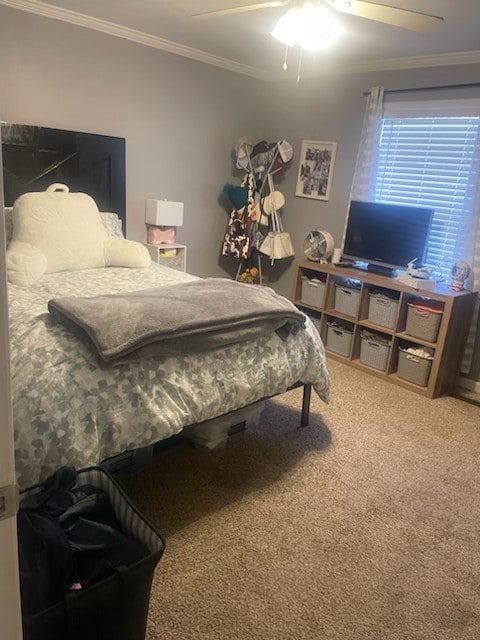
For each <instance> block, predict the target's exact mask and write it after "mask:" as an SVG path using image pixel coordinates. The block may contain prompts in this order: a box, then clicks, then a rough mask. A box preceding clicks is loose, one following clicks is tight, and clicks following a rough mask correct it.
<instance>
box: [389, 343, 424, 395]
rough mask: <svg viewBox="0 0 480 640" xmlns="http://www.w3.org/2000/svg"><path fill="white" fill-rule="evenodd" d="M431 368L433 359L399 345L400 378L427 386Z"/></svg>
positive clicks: (398, 369) (398, 370)
mask: <svg viewBox="0 0 480 640" xmlns="http://www.w3.org/2000/svg"><path fill="white" fill-rule="evenodd" d="M431 368H432V361H431V360H430V359H428V358H422V357H420V356H418V355H415V354H413V353H408V351H406V350H405V349H403V348H402V347H399V351H398V368H397V375H398V377H399V378H403V379H404V380H408V382H413V384H418V385H419V386H420V387H426V386H427V385H428V377H429V375H430V369H431Z"/></svg>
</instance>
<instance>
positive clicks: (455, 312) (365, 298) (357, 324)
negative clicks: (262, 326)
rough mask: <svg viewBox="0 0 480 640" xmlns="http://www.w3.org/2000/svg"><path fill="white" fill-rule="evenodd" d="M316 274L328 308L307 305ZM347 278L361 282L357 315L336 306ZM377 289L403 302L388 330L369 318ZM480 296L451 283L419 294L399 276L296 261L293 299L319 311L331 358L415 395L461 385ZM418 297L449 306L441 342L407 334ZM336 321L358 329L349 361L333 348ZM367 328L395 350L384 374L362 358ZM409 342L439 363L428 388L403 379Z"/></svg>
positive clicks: (309, 311) (445, 309)
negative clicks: (307, 283) (309, 281)
mask: <svg viewBox="0 0 480 640" xmlns="http://www.w3.org/2000/svg"><path fill="white" fill-rule="evenodd" d="M312 276H316V277H317V278H319V279H321V280H323V281H324V282H325V293H324V297H323V305H322V306H318V307H316V306H314V305H312V304H305V303H303V302H302V283H303V280H302V278H303V277H312ZM347 280H355V281H357V282H359V283H360V298H359V302H358V310H357V313H356V315H355V316H351V315H348V314H345V313H343V312H341V311H338V310H337V309H336V308H335V292H336V284H338V283H339V282H344V281H347ZM377 289H382V290H384V291H385V292H390V293H392V292H393V293H394V294H395V296H396V297H397V298H398V305H395V317H394V322H393V326H389V327H387V326H382V325H379V324H377V323H374V322H371V321H370V320H369V304H370V301H371V297H370V294H371V293H372V292H373V291H374V290H377ZM476 296H477V294H476V293H472V292H470V291H453V290H451V289H449V288H448V286H446V285H438V286H437V287H436V288H435V289H434V290H417V289H413V288H412V287H408V286H406V285H404V284H402V283H401V282H398V281H397V280H395V279H394V278H389V277H386V276H381V275H377V274H373V273H369V272H366V271H363V270H360V269H354V268H343V267H342V268H340V267H336V266H334V265H332V264H329V263H328V264H321V263H318V262H313V261H310V260H297V261H295V263H294V275H293V283H292V293H291V299H292V301H293V302H294V303H295V304H296V305H297V306H298V307H299V308H300V309H302V310H303V311H305V313H306V314H307V315H309V314H312V312H314V315H315V318H316V324H317V327H319V331H320V335H321V336H322V339H323V341H324V342H325V348H326V352H327V355H328V356H329V357H331V358H332V359H334V360H338V361H339V362H343V363H346V364H349V365H350V366H352V367H354V368H357V369H359V370H362V371H364V372H367V373H369V374H371V375H374V376H376V377H378V378H381V379H383V380H388V381H389V382H392V383H394V384H397V385H399V386H402V387H403V388H405V389H410V390H411V391H415V392H416V393H418V394H420V395H423V396H425V397H427V398H436V397H438V396H440V395H442V394H443V393H447V392H448V391H451V390H454V389H455V387H456V384H457V380H458V373H459V369H460V362H461V358H462V353H463V346H464V344H465V340H466V336H467V332H468V329H469V326H470V321H471V318H472V313H473V308H474V304H475V299H476ZM418 298H424V299H426V300H427V301H428V300H434V301H436V302H441V303H442V304H443V313H442V317H441V321H440V325H439V329H438V335H437V337H436V340H435V342H430V341H427V340H423V339H422V338H417V337H414V336H412V335H409V334H408V333H407V332H406V326H407V317H408V310H409V306H408V305H409V303H411V302H412V301H414V300H416V299H418ZM347 308H348V306H347ZM373 317H374V319H375V320H377V321H378V320H379V319H380V318H379V317H378V315H377V316H375V315H373ZM332 321H337V322H341V323H346V324H347V326H348V327H353V342H352V348H351V350H350V356H349V357H347V356H344V355H342V354H340V353H336V352H335V351H332V350H331V349H329V347H328V342H327V328H328V323H329V322H332ZM409 328H410V325H409ZM362 330H368V331H373V332H375V333H377V334H381V335H382V336H383V337H385V338H386V339H388V341H389V343H390V351H389V355H388V359H387V363H386V368H385V370H384V371H383V370H380V369H376V368H375V367H371V366H369V365H367V364H365V363H364V362H362V361H361V360H360V346H361V332H362ZM406 342H407V343H410V344H411V346H413V347H418V348H424V347H427V348H429V349H432V350H433V360H432V361H431V369H430V373H429V375H428V381H427V384H426V386H421V385H419V384H415V382H411V381H410V380H408V379H404V378H403V377H400V376H399V375H398V372H397V368H398V360H399V347H400V345H402V344H404V343H406ZM375 364H376V362H375ZM382 364H383V362H382ZM422 381H423V380H422Z"/></svg>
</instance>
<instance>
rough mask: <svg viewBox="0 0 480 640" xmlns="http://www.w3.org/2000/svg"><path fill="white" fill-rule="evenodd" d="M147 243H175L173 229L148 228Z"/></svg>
mask: <svg viewBox="0 0 480 640" xmlns="http://www.w3.org/2000/svg"><path fill="white" fill-rule="evenodd" d="M147 241H148V243H149V244H173V243H174V242H175V229H160V228H159V227H149V228H148V233H147Z"/></svg>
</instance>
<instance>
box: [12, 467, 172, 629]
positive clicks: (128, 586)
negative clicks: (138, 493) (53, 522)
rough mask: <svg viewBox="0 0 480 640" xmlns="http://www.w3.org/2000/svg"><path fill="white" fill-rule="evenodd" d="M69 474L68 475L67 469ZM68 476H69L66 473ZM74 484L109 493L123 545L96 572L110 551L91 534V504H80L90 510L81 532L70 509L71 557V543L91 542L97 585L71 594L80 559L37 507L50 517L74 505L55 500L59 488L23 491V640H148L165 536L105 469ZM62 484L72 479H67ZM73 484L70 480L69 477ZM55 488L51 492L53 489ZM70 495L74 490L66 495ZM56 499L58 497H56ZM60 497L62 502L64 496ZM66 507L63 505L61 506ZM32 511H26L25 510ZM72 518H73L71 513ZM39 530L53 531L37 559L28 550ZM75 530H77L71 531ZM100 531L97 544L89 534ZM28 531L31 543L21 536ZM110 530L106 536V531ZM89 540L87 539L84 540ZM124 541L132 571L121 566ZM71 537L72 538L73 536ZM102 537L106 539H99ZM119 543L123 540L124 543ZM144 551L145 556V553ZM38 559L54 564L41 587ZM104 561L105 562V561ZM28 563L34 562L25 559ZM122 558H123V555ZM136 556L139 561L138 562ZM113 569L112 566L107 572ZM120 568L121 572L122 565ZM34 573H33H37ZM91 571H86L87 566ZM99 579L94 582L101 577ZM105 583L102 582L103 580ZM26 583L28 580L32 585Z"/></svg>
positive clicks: (81, 523) (87, 472)
mask: <svg viewBox="0 0 480 640" xmlns="http://www.w3.org/2000/svg"><path fill="white" fill-rule="evenodd" d="M62 471H63V470H62ZM67 475H68V474H67ZM75 476H76V481H75V486H77V487H78V486H80V485H82V486H92V487H96V488H98V489H99V490H101V491H102V492H104V493H105V494H106V495H107V496H108V499H109V504H110V505H111V507H113V510H112V513H113V512H114V517H115V519H116V522H117V523H118V524H119V525H120V528H121V530H122V531H121V532H120V533H119V537H118V540H120V547H118V546H117V547H115V548H114V549H113V551H111V552H110V555H108V554H107V556H106V557H107V560H112V563H111V562H106V563H103V561H102V562H98V566H96V560H95V550H96V548H97V547H98V548H99V549H101V548H105V545H103V547H102V544H103V541H102V540H95V530H94V529H90V528H89V527H90V524H91V523H89V521H88V514H86V515H85V513H86V512H85V504H84V505H83V506H82V505H81V504H80V507H79V506H78V505H79V503H77V505H76V506H75V507H74V509H73V510H75V509H77V510H78V509H79V508H83V509H84V511H83V513H82V518H80V520H77V521H76V522H78V523H79V526H78V527H71V526H70V525H71V522H74V521H75V520H74V518H73V517H72V509H71V510H70V511H68V510H67V511H66V516H65V522H64V525H65V526H66V530H67V532H68V535H70V533H72V535H70V541H69V544H70V551H71V544H72V539H73V541H74V547H75V545H77V546H78V547H81V546H82V544H84V543H85V541H86V542H87V544H88V545H89V546H90V547H91V548H93V550H94V555H93V559H94V560H93V563H92V566H91V567H90V566H88V565H87V569H88V576H89V577H91V578H92V580H91V581H90V582H91V585H90V586H86V587H84V588H82V589H80V590H70V589H69V585H71V579H72V576H73V575H75V571H76V570H77V571H78V566H76V565H75V554H73V560H72V557H71V556H70V553H69V549H68V548H67V545H66V544H65V540H64V539H63V538H62V536H61V535H57V533H58V532H55V531H54V527H53V526H50V525H49V523H48V519H44V520H43V521H42V520H41V518H40V516H39V513H38V512H35V509H34V507H35V504H36V503H38V502H42V504H43V505H45V504H46V505H47V510H48V512H49V513H52V512H53V513H54V515H55V510H56V508H57V507H60V508H64V507H65V506H67V507H68V505H67V504H66V500H67V498H66V497H65V500H64V497H63V494H62V492H61V491H60V494H59V493H58V491H57V492H56V493H54V494H52V491H53V490H55V489H58V486H54V487H48V486H47V487H46V486H45V485H46V484H47V482H46V483H45V485H40V486H37V487H33V488H32V489H29V490H27V491H26V492H24V493H25V494H26V496H27V497H26V499H25V501H23V500H22V503H23V505H24V508H23V509H22V508H21V509H20V512H19V550H20V566H21V570H22V569H23V575H21V585H22V607H23V610H22V617H23V633H24V640H65V639H66V638H68V639H69V640H70V639H72V640H84V639H85V638H89V639H90V640H105V639H107V638H115V640H141V639H142V638H145V632H146V623H147V614H148V605H149V599H150V589H151V584H152V579H153V574H154V570H155V567H156V565H157V564H158V562H159V560H160V558H161V556H162V554H163V551H164V542H163V540H162V538H161V536H160V535H159V534H158V533H157V532H156V531H155V530H154V529H153V528H152V527H151V526H150V525H149V524H148V523H147V522H146V521H145V520H144V519H143V517H142V516H141V514H140V513H139V512H138V511H137V510H136V509H135V507H133V505H132V504H131V503H130V502H129V500H128V498H127V496H126V495H125V494H124V493H123V491H122V490H121V489H120V487H119V486H118V485H117V484H116V483H115V482H114V480H113V479H112V477H111V476H110V475H109V474H108V473H107V472H106V471H105V470H104V469H101V468H99V467H93V468H90V469H85V470H82V471H79V472H78V474H77V472H75ZM61 479H62V482H63V481H64V480H65V474H61ZM67 481H68V479H67ZM50 489H52V491H50ZM65 493H68V490H67V491H66V492H65ZM52 495H54V496H55V497H54V498H52ZM59 495H60V499H59V500H58V496H59ZM59 502H60V505H59ZM88 502H90V506H88V504H87V510H90V511H94V510H95V508H96V505H95V501H92V500H89V498H88V496H87V503H88ZM25 505H26V508H25ZM69 514H70V515H69ZM108 524H109V523H106V524H105V525H104V524H103V523H102V524H101V525H100V526H101V529H100V532H101V533H102V535H104V534H105V535H106V536H107V538H105V536H104V539H108V536H110V535H111V534H110V532H109V530H108ZM39 527H40V530H41V531H42V532H43V531H44V530H46V532H47V537H46V538H45V542H44V544H43V545H42V544H40V543H38V544H37V546H36V550H35V553H34V555H33V556H32V555H31V554H30V551H31V550H30V549H28V548H27V547H26V545H28V544H29V543H30V542H31V540H32V537H33V534H34V533H35V531H36V530H38V528H39ZM69 529H70V532H69V531H68V530H69ZM91 530H92V531H93V535H92V536H91V539H90V537H89V532H90V531H91ZM25 531H26V532H27V537H26V539H23V540H22V538H21V537H20V534H22V536H23V535H24V533H25ZM52 532H53V534H52ZM105 532H106V533H105ZM85 533H86V534H87V535H86V536H84V534H85ZM123 534H124V535H125V546H124V549H123V551H124V552H125V553H124V555H125V557H126V559H127V561H128V562H130V561H131V564H130V565H129V566H122V565H121V564H118V557H119V554H118V549H120V550H122V549H121V546H122V543H123V538H122V536H123ZM66 535H67V534H66ZM100 537H101V536H100V535H99V538H100ZM29 539H30V540H29ZM118 540H117V541H118ZM22 546H23V547H24V549H27V550H28V554H29V555H28V556H25V555H22ZM139 548H141V550H142V552H141V558H140V554H139V553H138V549H139ZM32 557H36V558H38V559H39V562H40V564H45V563H46V562H51V563H52V565H53V566H52V567H51V568H52V572H51V573H50V575H49V577H48V579H47V578H43V573H40V576H41V579H42V581H43V583H44V584H43V585H38V584H37V585H35V584H34V583H35V579H34V578H35V576H36V575H37V574H35V572H34V571H33V569H34V568H35V567H34V566H33V565H34V563H33V561H32ZM99 557H100V556H99ZM25 558H27V560H28V562H27V561H26V560H25ZM120 558H121V556H120ZM137 558H140V559H138V560H137ZM107 565H108V566H107ZM115 565H116V566H115ZM29 569H32V571H31V575H30V574H29ZM83 570H84V571H85V567H83ZM95 571H96V572H97V575H96V576H95V579H93V578H94V576H93V573H94V572H95ZM104 575H105V576H106V577H103V576H104ZM25 577H26V578H27V580H25ZM35 587H40V588H42V587H43V592H42V595H41V602H40V605H41V607H40V610H39V606H38V605H39V602H38V596H37V600H36V601H35V603H34V604H35V611H33V605H32V601H31V600H30V599H29V598H28V596H29V593H30V589H33V588H35Z"/></svg>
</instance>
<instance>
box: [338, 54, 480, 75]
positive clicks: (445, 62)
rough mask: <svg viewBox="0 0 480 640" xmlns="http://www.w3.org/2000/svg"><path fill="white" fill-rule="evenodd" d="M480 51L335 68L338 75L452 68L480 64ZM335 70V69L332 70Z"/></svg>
mask: <svg viewBox="0 0 480 640" xmlns="http://www.w3.org/2000/svg"><path fill="white" fill-rule="evenodd" d="M479 63H480V51H464V52H460V53H438V54H433V55H430V56H405V57H403V58H385V59H383V60H366V61H365V62H354V63H353V64H344V65H339V66H338V67H335V69H334V70H335V72H336V73H352V74H353V73H370V72H372V71H401V70H406V69H421V68H427V67H451V66H456V65H459V64H479ZM332 70H333V68H332Z"/></svg>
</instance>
